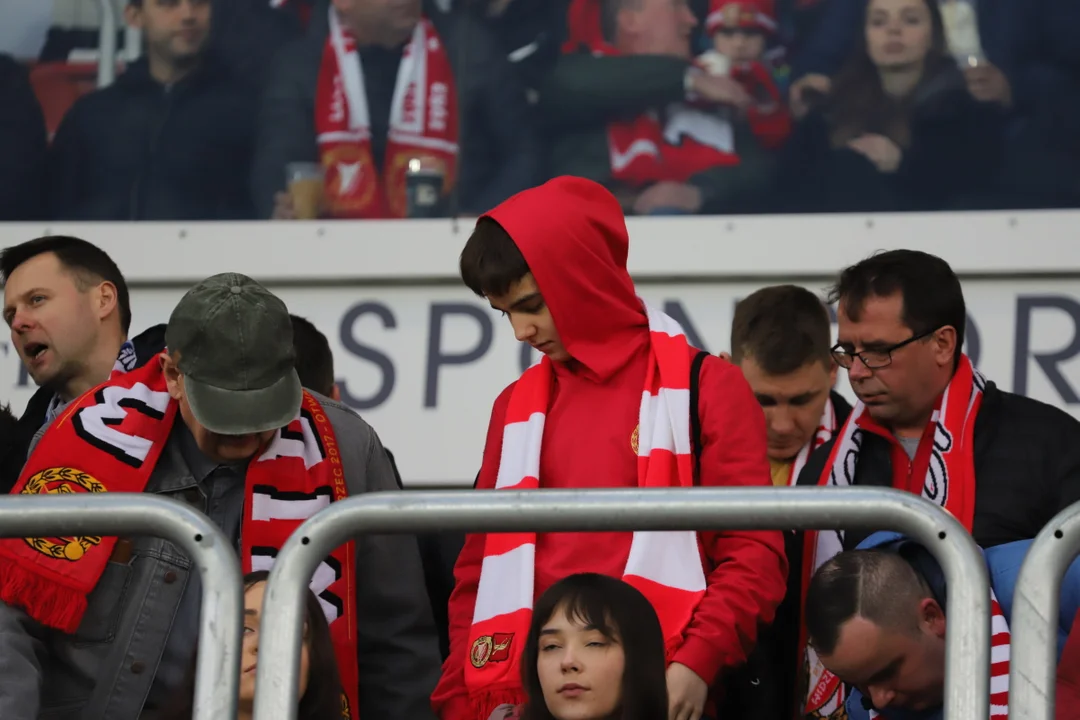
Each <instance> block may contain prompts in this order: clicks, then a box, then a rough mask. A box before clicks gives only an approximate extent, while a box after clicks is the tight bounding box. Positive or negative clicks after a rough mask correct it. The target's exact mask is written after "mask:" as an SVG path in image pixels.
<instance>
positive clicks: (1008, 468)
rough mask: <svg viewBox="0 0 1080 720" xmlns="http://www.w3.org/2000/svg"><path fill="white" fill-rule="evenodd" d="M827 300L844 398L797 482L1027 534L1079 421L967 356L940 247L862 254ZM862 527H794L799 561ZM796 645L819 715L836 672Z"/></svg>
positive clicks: (1078, 444)
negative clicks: (847, 405) (913, 498)
mask: <svg viewBox="0 0 1080 720" xmlns="http://www.w3.org/2000/svg"><path fill="white" fill-rule="evenodd" d="M830 300H831V301H837V302H838V308H837V320H838V323H839V332H838V337H839V342H837V344H836V345H835V346H834V347H833V348H832V356H833V358H834V359H835V360H836V363H837V364H838V365H839V366H840V367H843V368H846V369H847V370H848V378H849V380H850V382H851V388H852V390H853V391H854V393H855V395H856V397H857V398H858V403H856V405H855V408H854V409H853V410H852V412H851V415H850V416H849V417H848V419H847V421H846V422H845V423H844V425H843V427H842V428H841V429H840V431H839V432H838V433H837V434H836V436H835V437H834V439H833V440H832V441H830V442H828V443H826V444H825V445H823V446H822V447H820V448H818V450H816V451H815V453H814V454H813V455H812V456H811V458H810V460H809V461H808V462H807V464H806V466H805V467H804V468H803V470H802V472H801V474H800V475H799V480H798V484H799V485H830V486H836V487H846V486H850V485H861V486H879V487H893V488H899V489H903V490H908V491H910V492H913V493H918V494H921V495H922V496H923V497H925V498H927V499H928V500H930V501H932V502H934V503H936V504H938V505H940V506H941V507H943V508H945V510H947V511H949V512H950V513H952V515H954V516H955V517H956V518H957V519H958V520H959V521H960V522H961V523H962V524H963V525H964V526H965V527H966V528H967V529H968V531H969V532H971V533H972V535H973V536H974V538H975V541H976V542H977V543H979V545H981V546H983V547H987V548H988V547H993V546H996V545H1001V544H1004V543H1007V542H1011V541H1014V540H1026V539H1030V538H1033V537H1035V535H1036V534H1037V533H1038V532H1039V531H1040V530H1041V529H1042V527H1043V525H1045V524H1046V522H1047V521H1048V520H1050V519H1051V518H1052V517H1053V516H1054V515H1055V514H1056V513H1057V512H1059V511H1060V510H1062V509H1063V508H1065V507H1067V506H1069V505H1071V504H1072V503H1074V502H1077V501H1078V500H1080V422H1078V421H1077V420H1076V419H1075V418H1073V417H1071V416H1070V415H1068V414H1067V413H1065V412H1063V411H1062V410H1059V409H1057V408H1055V407H1052V406H1050V405H1047V404H1045V403H1041V402H1038V401H1036V400H1032V399H1030V398H1026V397H1022V396H1019V395H1014V394H1012V393H1008V392H1004V391H1002V390H1000V389H998V388H997V386H996V385H995V384H994V383H993V382H992V381H989V380H986V379H985V378H984V377H983V376H982V375H981V374H980V373H979V371H978V370H976V369H975V368H974V366H973V365H972V363H971V361H970V360H969V359H968V357H967V355H965V354H964V352H963V350H962V346H963V341H964V325H965V322H966V317H967V315H966V310H965V307H964V295H963V291H962V290H961V288H960V281H959V280H958V279H957V277H956V275H955V273H953V271H952V268H950V267H949V265H948V264H947V263H946V262H945V261H943V260H942V259H940V258H938V257H935V256H933V255H929V254H927V253H922V252H916V251H913V250H893V251H890V252H884V253H880V254H877V255H874V256H872V257H870V258H867V259H866V260H863V261H862V262H860V263H857V264H856V265H853V266H851V267H848V268H846V269H844V270H843V271H842V272H841V273H840V278H839V281H838V282H837V284H836V286H835V287H834V288H833V290H832V292H831V293H830ZM874 529H875V528H867V529H866V530H865V531H862V532H856V531H849V532H846V533H844V532H820V533H814V532H808V533H806V534H805V538H804V543H803V553H804V555H803V558H802V559H803V563H804V564H803V567H806V568H809V569H810V570H811V571H812V570H814V569H816V568H818V567H820V566H821V565H822V564H823V563H825V562H826V561H827V560H829V559H830V558H831V557H833V556H834V555H836V554H837V553H839V552H840V551H841V550H850V549H853V548H854V547H856V546H857V545H858V544H859V543H860V542H862V541H863V540H864V539H865V538H866V537H867V536H868V535H869V534H870V533H871V532H872V531H873V530H874ZM789 562H790V563H791V564H792V565H793V566H795V565H797V564H798V559H796V558H789ZM803 657H804V659H805V660H804V662H805V664H804V671H805V672H806V673H807V674H808V676H809V678H808V679H809V684H808V691H807V696H806V697H807V698H808V701H807V704H806V708H805V709H806V713H805V714H806V715H807V716H808V717H816V718H822V717H829V716H830V714H831V713H833V712H835V710H836V708H837V703H838V702H839V703H840V704H842V702H843V686H842V685H840V684H839V683H838V682H837V681H836V679H835V677H833V676H832V675H831V674H830V673H829V672H828V671H827V670H825V669H824V668H823V666H821V664H820V663H819V662H817V658H816V657H815V656H814V654H813V652H812V650H808V651H807V653H806V654H805V655H804V656H803Z"/></svg>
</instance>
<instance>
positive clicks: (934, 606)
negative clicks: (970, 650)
mask: <svg viewBox="0 0 1080 720" xmlns="http://www.w3.org/2000/svg"><path fill="white" fill-rule="evenodd" d="M919 624H920V625H921V626H922V627H923V628H925V630H926V632H928V633H930V634H931V635H933V636H935V637H937V638H944V637H945V611H944V610H943V609H942V608H941V605H939V604H938V601H937V600H935V599H934V598H923V599H922V600H920V601H919Z"/></svg>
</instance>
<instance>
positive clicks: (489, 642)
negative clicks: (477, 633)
mask: <svg viewBox="0 0 1080 720" xmlns="http://www.w3.org/2000/svg"><path fill="white" fill-rule="evenodd" d="M513 641H514V633H492V634H491V635H483V636H481V637H478V638H477V639H476V642H474V643H473V646H472V652H470V653H469V661H470V662H472V664H473V667H475V668H476V669H478V670H479V669H480V668H482V667H484V666H485V665H487V664H488V663H489V662H506V661H507V660H509V659H510V643H512V642H513Z"/></svg>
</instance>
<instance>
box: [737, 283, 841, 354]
mask: <svg viewBox="0 0 1080 720" xmlns="http://www.w3.org/2000/svg"><path fill="white" fill-rule="evenodd" d="M831 345H832V325H831V322H830V321H829V311H828V309H827V308H826V307H825V304H824V303H823V302H822V301H821V299H820V298H818V296H817V295H815V294H814V293H812V292H810V291H809V290H807V289H806V288H802V287H799V286H797V285H774V286H771V287H766V288H762V289H760V290H758V291H757V292H755V293H753V294H751V295H749V296H748V297H746V298H745V299H743V300H742V301H740V302H739V304H738V305H736V306H735V318H734V319H733V320H732V322H731V359H732V360H733V361H734V362H735V363H736V364H738V363H741V362H742V360H743V358H744V357H747V356H750V357H752V358H754V362H756V363H757V364H758V365H759V366H760V367H761V369H762V370H764V371H765V372H766V373H768V374H769V375H787V374H788V373H791V372H795V371H796V370H798V369H799V368H801V367H802V366H804V365H806V364H807V363H809V362H811V361H813V360H818V361H820V362H822V363H823V364H824V365H825V367H827V368H828V367H830V366H831V362H832V359H831V356H830V354H829V349H830V347H831Z"/></svg>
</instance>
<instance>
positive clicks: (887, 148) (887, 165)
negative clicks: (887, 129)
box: [848, 135, 904, 173]
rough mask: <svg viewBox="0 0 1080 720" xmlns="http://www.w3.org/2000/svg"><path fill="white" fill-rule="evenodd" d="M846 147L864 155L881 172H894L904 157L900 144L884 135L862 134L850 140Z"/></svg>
mask: <svg viewBox="0 0 1080 720" xmlns="http://www.w3.org/2000/svg"><path fill="white" fill-rule="evenodd" d="M848 147H849V148H851V149H852V150H854V151H855V152H857V153H861V154H863V155H865V156H866V158H867V159H868V160H869V161H870V162H872V163H874V165H875V166H876V167H877V169H878V170H879V171H881V172H883V173H891V172H896V168H898V167H900V161H901V160H902V159H903V157H904V153H903V151H902V150H901V149H900V146H899V145H897V144H896V143H894V142H893V141H892V140H890V139H889V138H887V137H885V136H884V135H862V136H860V137H857V138H855V139H854V140H852V141H850V142H849V143H848Z"/></svg>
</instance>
